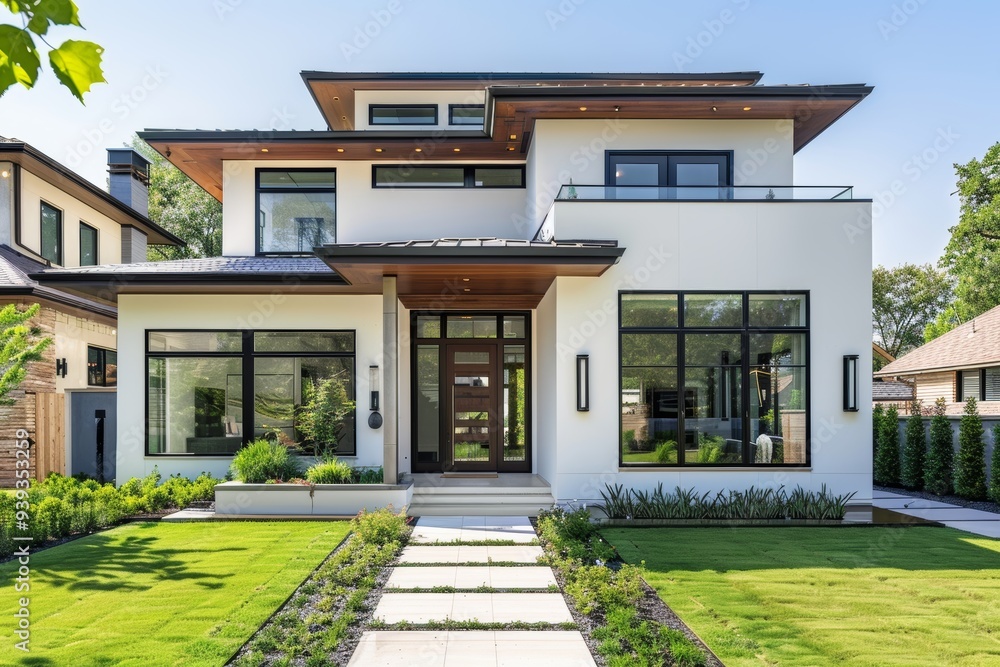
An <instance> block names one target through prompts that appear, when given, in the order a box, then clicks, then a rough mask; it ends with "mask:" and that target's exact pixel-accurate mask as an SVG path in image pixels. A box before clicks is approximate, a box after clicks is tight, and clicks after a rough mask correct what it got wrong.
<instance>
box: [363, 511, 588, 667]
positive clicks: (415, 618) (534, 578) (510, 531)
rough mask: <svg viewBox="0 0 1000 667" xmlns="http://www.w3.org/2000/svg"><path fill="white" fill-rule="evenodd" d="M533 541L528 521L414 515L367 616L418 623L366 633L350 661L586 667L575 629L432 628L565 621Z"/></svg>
mask: <svg viewBox="0 0 1000 667" xmlns="http://www.w3.org/2000/svg"><path fill="white" fill-rule="evenodd" d="M535 539H536V536H535V531H534V529H533V528H532V526H531V522H530V521H528V519H527V517H509V516H508V517H499V516H466V517H460V516H459V517H456V516H430V517H422V518H421V519H420V520H419V522H418V523H417V525H416V527H415V528H414V529H413V534H412V535H411V537H410V545H409V546H407V547H406V548H405V549H403V552H402V554H401V555H400V558H399V564H398V566H397V567H396V568H395V569H394V570H393V571H392V572H391V573H390V575H389V580H388V581H387V582H386V585H385V589H384V592H383V595H382V598H381V600H380V601H379V603H378V606H377V607H376V608H375V613H374V618H375V619H377V620H380V621H383V622H385V623H392V624H395V623H407V624H410V625H412V626H417V627H415V628H414V629H406V630H372V631H368V632H365V633H364V634H363V635H362V637H361V641H360V642H359V644H358V647H357V649H356V650H355V651H354V655H353V656H351V661H350V663H349V666H351V667H354V666H362V665H363V666H364V667H403V666H406V667H477V666H479V665H489V666H490V667H500V666H501V665H502V666H515V665H516V666H517V667H535V666H539V667H541V666H544V667H593V666H594V664H595V663H594V659H593V658H592V657H591V655H590V650H589V649H588V648H587V645H586V643H585V642H584V641H583V636H582V635H581V634H580V632H579V631H577V630H448V631H445V630H436V629H433V628H434V627H435V626H434V624H440V623H442V622H444V621H447V620H451V621H477V622H480V623H513V622H523V623H548V624H552V625H555V624H565V623H573V617H572V615H571V614H570V611H569V608H568V607H567V606H566V601H565V600H564V599H563V597H562V594H561V593H559V592H558V589H557V588H556V580H555V577H554V576H553V574H552V570H551V569H550V568H548V567H544V566H539V565H538V564H537V560H538V557H539V556H541V555H542V549H541V547H539V546H537V545H535V544H532V542H533V541H534V540H535ZM456 542H457V543H458V544H455V543H456ZM490 542H500V543H501V544H490ZM470 543H473V544H470ZM443 589H444V590H443ZM477 589H479V590H477ZM482 589H497V590H492V591H488V592H487V591H483V590H482ZM434 591H437V592H434ZM445 591H446V592H445ZM420 626H425V627H424V629H421V628H420Z"/></svg>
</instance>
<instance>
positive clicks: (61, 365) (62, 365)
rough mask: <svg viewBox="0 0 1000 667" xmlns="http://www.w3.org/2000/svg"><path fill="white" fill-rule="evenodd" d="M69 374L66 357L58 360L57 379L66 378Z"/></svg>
mask: <svg viewBox="0 0 1000 667" xmlns="http://www.w3.org/2000/svg"><path fill="white" fill-rule="evenodd" d="M68 372H69V364H67V363H66V357H61V358H59V359H56V377H61V378H64V377H66V373H68Z"/></svg>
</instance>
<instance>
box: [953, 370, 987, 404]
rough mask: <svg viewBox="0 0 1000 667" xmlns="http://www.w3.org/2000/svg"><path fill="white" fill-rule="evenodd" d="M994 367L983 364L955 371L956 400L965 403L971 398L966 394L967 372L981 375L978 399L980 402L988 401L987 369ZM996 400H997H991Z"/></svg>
mask: <svg viewBox="0 0 1000 667" xmlns="http://www.w3.org/2000/svg"><path fill="white" fill-rule="evenodd" d="M987 368H993V366H983V367H982V368H966V369H964V370H960V371H955V402H956V403H964V402H965V401H967V400H969V397H968V396H966V395H965V384H964V383H965V374H966V373H975V374H977V375H978V376H979V395H978V396H976V400H977V401H979V402H980V403H983V402H985V401H986V369H987ZM991 402H995V401H991Z"/></svg>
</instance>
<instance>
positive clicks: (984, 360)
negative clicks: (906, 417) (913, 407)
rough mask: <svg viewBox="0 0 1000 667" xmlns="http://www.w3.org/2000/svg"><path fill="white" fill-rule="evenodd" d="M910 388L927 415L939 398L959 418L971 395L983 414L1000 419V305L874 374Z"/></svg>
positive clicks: (948, 410)
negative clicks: (900, 382)
mask: <svg viewBox="0 0 1000 667" xmlns="http://www.w3.org/2000/svg"><path fill="white" fill-rule="evenodd" d="M875 376H876V377H878V378H884V379H885V380H901V381H905V382H906V383H908V384H910V385H912V386H913V387H914V390H915V394H916V398H917V399H918V400H919V401H921V403H922V405H923V408H924V410H928V409H930V408H931V407H933V406H934V402H935V401H936V400H937V399H938V398H944V399H945V401H946V402H947V414H949V415H960V414H962V410H963V409H964V408H965V401H966V400H968V398H969V397H970V396H974V397H975V398H976V399H978V400H979V412H980V413H981V414H983V415H1000V306H998V307H996V308H994V309H992V310H989V311H987V312H985V313H983V314H982V315H979V316H977V317H975V318H973V319H972V320H970V321H969V322H966V323H965V324H962V325H959V326H957V327H955V328H954V329H952V330H951V331H949V332H948V333H946V334H944V335H943V336H939V337H938V338H935V339H934V340H932V341H931V342H929V343H926V344H924V345H921V346H920V347H918V348H917V349H915V350H913V351H912V352H908V353H907V354H904V355H903V356H902V357H900V358H899V359H896V360H895V361H893V362H892V363H889V364H887V365H885V366H883V367H882V370H880V371H878V372H876V373H875Z"/></svg>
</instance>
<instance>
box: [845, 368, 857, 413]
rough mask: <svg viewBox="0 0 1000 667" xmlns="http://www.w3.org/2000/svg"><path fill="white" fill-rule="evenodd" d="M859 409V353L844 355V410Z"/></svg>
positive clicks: (855, 410)
mask: <svg viewBox="0 0 1000 667" xmlns="http://www.w3.org/2000/svg"><path fill="white" fill-rule="evenodd" d="M857 411H858V355H856V354H845V355H844V412H857Z"/></svg>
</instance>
